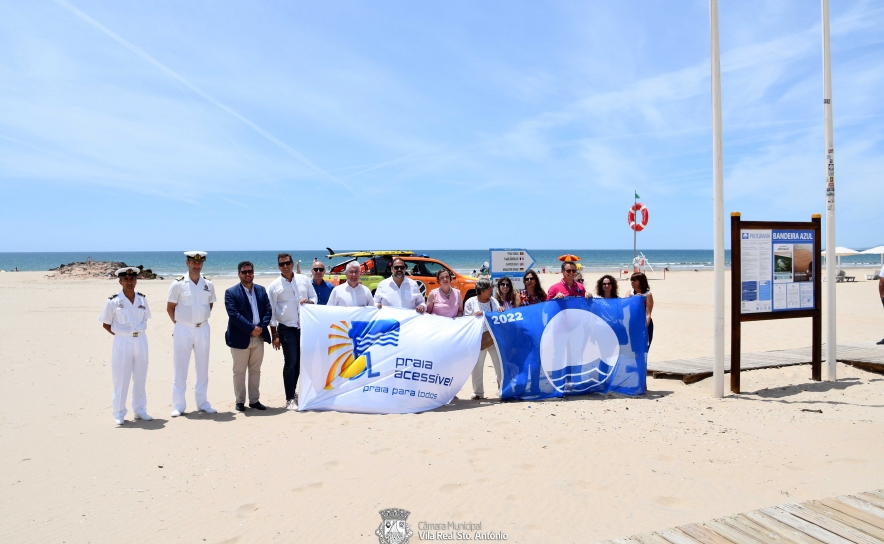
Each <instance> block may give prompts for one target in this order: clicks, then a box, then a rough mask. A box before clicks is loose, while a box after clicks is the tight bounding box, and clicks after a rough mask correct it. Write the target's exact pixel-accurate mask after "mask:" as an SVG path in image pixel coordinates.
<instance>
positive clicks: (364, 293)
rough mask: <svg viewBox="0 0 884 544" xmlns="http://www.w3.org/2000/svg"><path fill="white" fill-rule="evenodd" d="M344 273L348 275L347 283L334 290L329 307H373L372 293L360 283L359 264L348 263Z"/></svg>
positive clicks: (329, 298)
mask: <svg viewBox="0 0 884 544" xmlns="http://www.w3.org/2000/svg"><path fill="white" fill-rule="evenodd" d="M344 273H345V274H346V275H347V281H346V282H344V283H342V284H340V285H338V286H336V287H335V288H334V289H332V292H331V295H330V296H329V297H328V305H329V306H355V307H358V306H373V305H374V299H373V298H372V296H371V291H369V290H368V287H366V286H364V285H362V283H361V282H360V281H359V275H360V269H359V263H358V262H356V261H350V262H349V263H347V268H346V269H345V272H344Z"/></svg>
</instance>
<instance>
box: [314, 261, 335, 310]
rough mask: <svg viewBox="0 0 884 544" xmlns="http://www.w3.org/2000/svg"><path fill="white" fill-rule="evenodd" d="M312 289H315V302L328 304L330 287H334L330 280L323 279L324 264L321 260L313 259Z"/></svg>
mask: <svg viewBox="0 0 884 544" xmlns="http://www.w3.org/2000/svg"><path fill="white" fill-rule="evenodd" d="M312 274H313V282H312V287H313V290H314V291H316V298H317V300H318V302H317V304H321V305H323V306H325V305H326V304H328V297H329V296H331V292H332V289H334V288H335V286H334V285H332V284H331V282H330V281H325V278H324V276H325V265H324V264H322V261H320V260H319V259H315V260H314V261H313V270H312Z"/></svg>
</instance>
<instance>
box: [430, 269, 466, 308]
mask: <svg viewBox="0 0 884 544" xmlns="http://www.w3.org/2000/svg"><path fill="white" fill-rule="evenodd" d="M436 281H438V282H439V287H437V288H436V289H433V290H432V291H430V294H429V296H427V313H428V314H433V315H441V316H443V317H460V316H462V315H463V299H462V298H461V295H460V291H459V290H457V289H455V288H453V287H451V272H449V271H448V270H446V269H444V268H442V269H441V270H439V271H438V272H436Z"/></svg>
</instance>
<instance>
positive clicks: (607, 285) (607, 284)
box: [595, 274, 620, 298]
mask: <svg viewBox="0 0 884 544" xmlns="http://www.w3.org/2000/svg"><path fill="white" fill-rule="evenodd" d="M595 295H596V296H597V297H599V298H618V297H619V296H620V295H619V294H618V293H617V280H615V279H614V276H612V275H610V274H605V275H604V276H602V277H601V278H599V281H597V282H595Z"/></svg>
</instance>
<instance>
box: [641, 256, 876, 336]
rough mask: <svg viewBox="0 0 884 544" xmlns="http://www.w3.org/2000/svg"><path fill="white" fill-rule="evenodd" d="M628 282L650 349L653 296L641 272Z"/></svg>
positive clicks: (652, 326)
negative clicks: (640, 301)
mask: <svg viewBox="0 0 884 544" xmlns="http://www.w3.org/2000/svg"><path fill="white" fill-rule="evenodd" d="M629 281H630V282H631V283H632V292H631V293H630V296H637V297H644V299H645V313H646V314H647V317H646V319H647V322H648V349H650V348H651V342H652V341H653V340H654V320H653V319H651V312H652V311H653V310H654V295H652V294H651V286H650V285H648V277H647V276H645V275H644V274H642V273H641V272H637V273H635V274H633V275H632V277H631V278H630V279H629ZM882 296H884V295H882Z"/></svg>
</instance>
